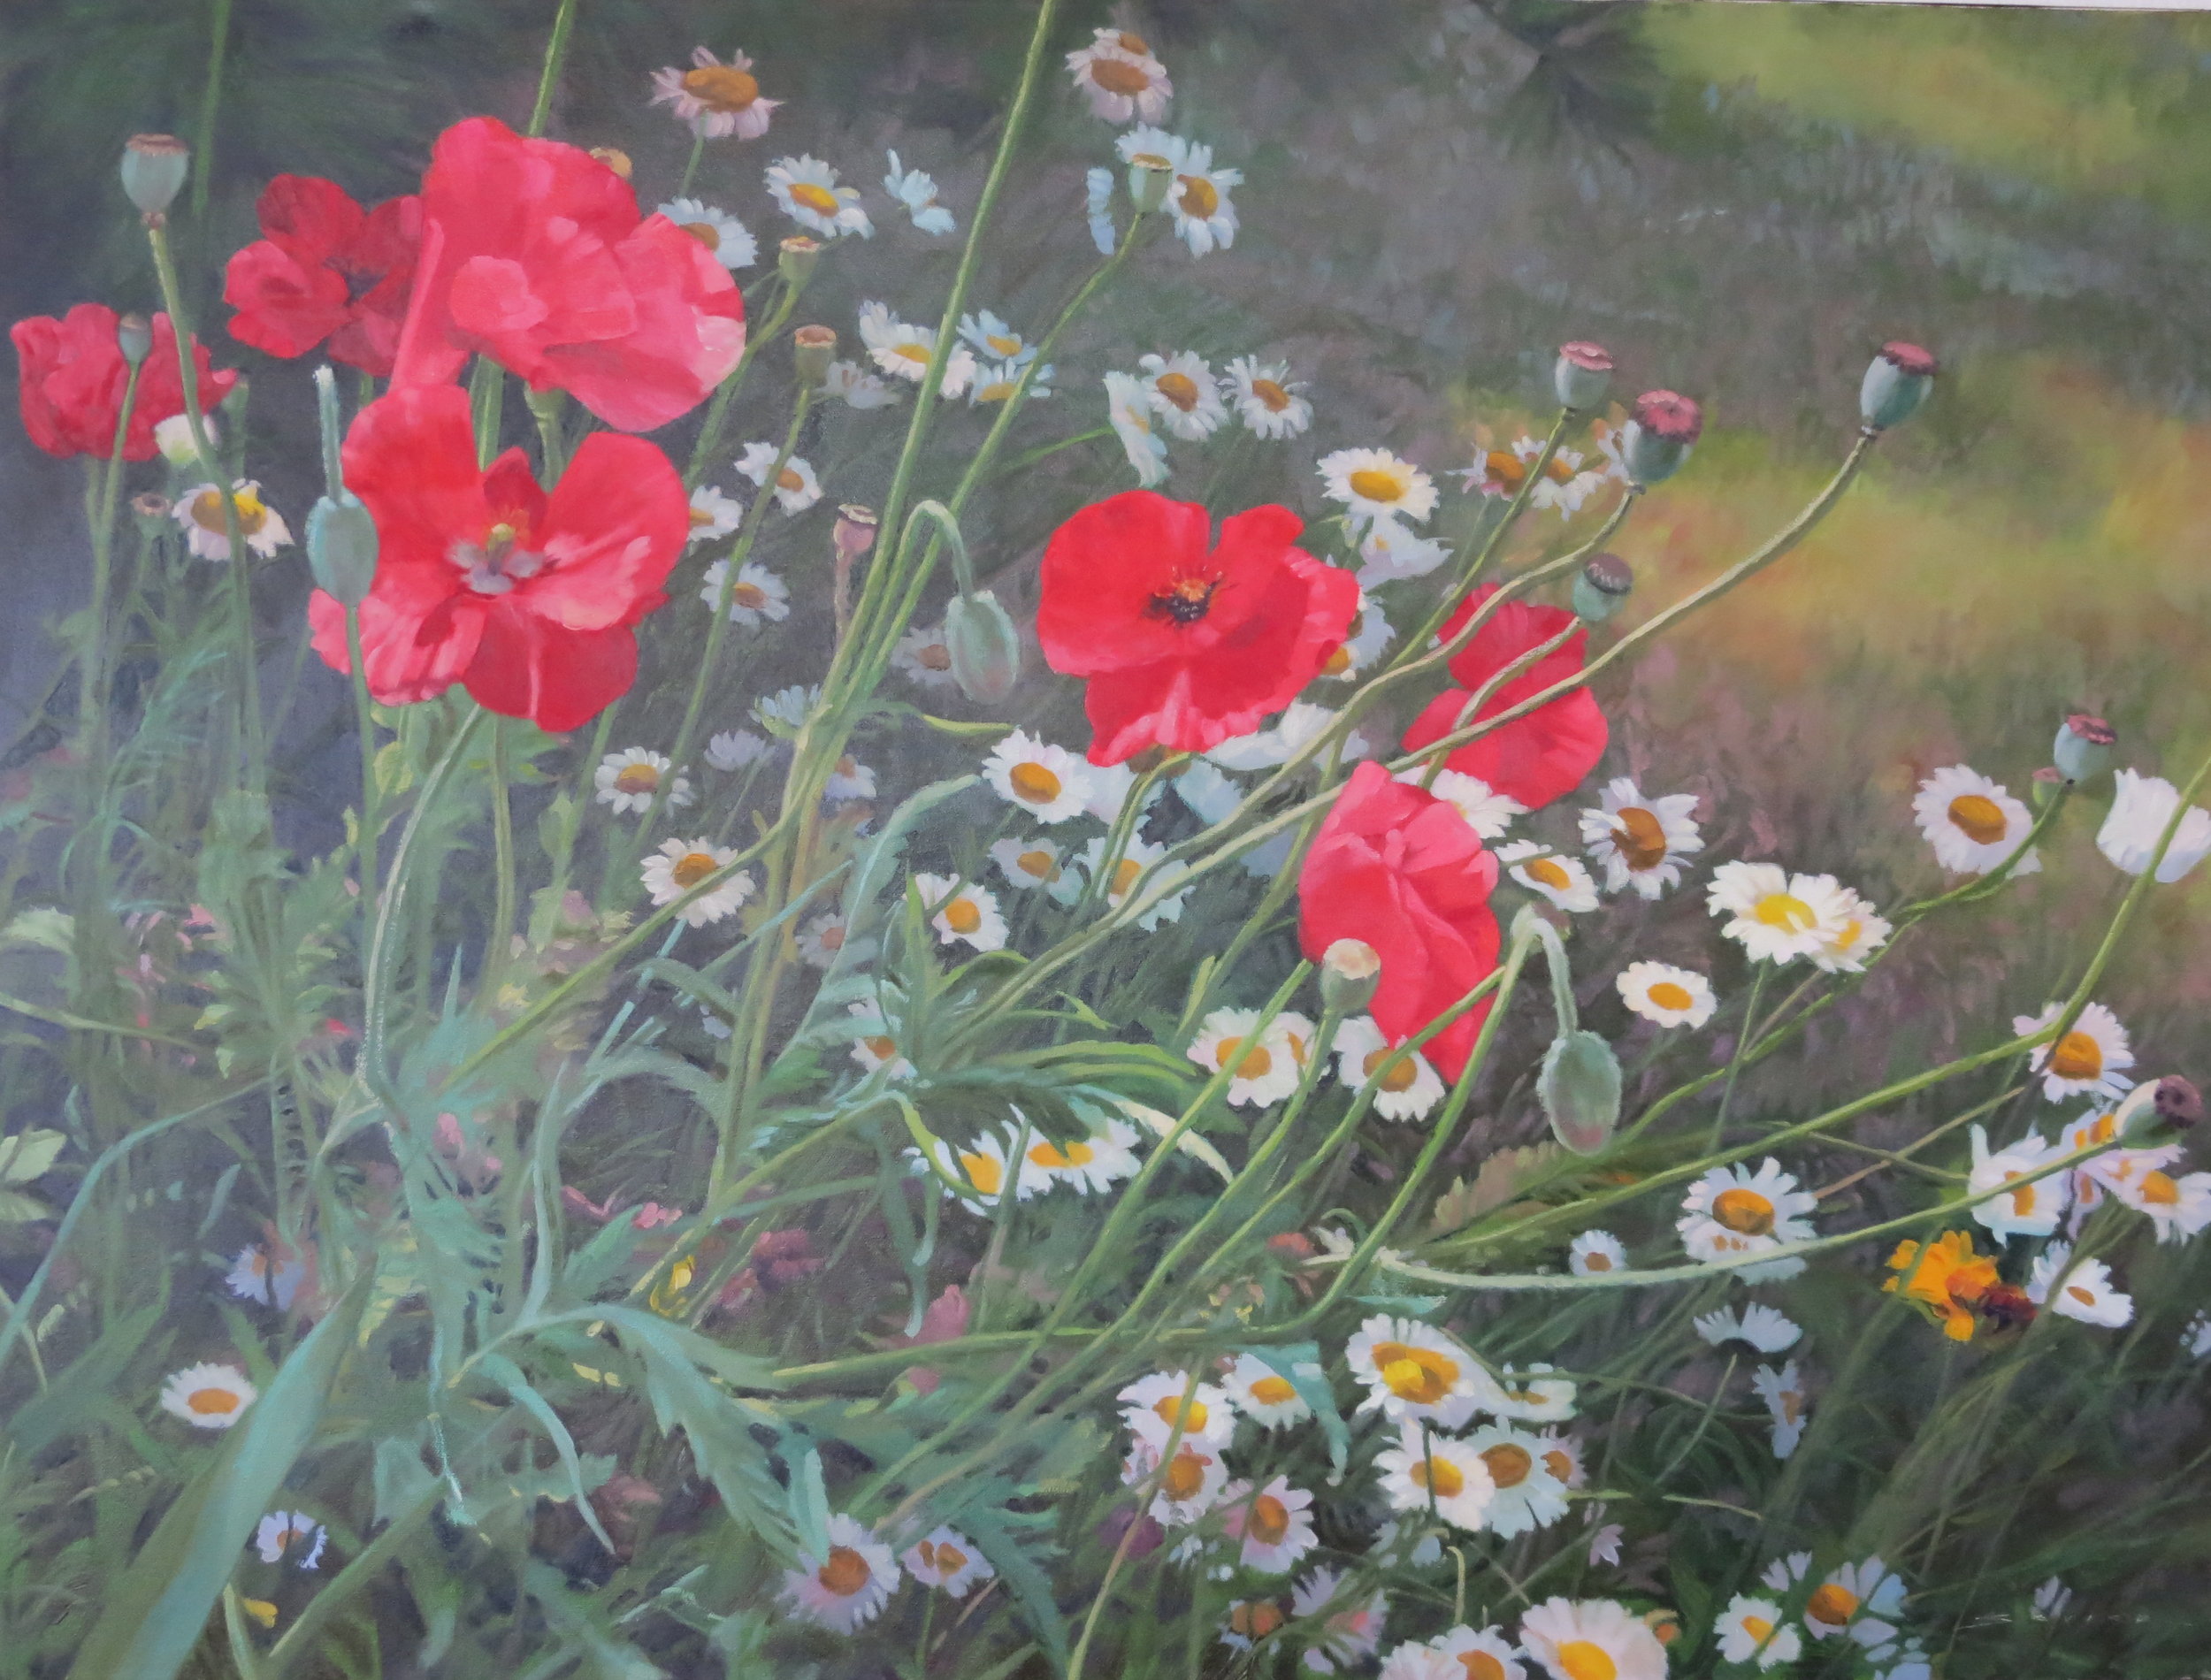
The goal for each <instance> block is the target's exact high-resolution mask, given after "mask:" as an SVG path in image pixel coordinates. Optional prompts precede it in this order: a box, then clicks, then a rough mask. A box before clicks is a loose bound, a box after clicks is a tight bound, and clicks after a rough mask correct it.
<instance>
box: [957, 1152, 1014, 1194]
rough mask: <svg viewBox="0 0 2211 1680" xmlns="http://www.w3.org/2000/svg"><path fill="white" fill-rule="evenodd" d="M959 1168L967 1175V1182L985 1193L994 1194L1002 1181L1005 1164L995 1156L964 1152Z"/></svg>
mask: <svg viewBox="0 0 2211 1680" xmlns="http://www.w3.org/2000/svg"><path fill="white" fill-rule="evenodd" d="M960 1171H961V1172H964V1173H966V1174H967V1175H968V1183H970V1184H972V1185H973V1186H975V1188H976V1189H978V1190H980V1191H982V1192H983V1195H997V1194H998V1186H999V1185H1000V1184H1001V1183H1002V1182H1004V1174H1005V1171H1006V1168H1005V1164H1004V1163H1003V1162H1001V1161H999V1160H998V1158H997V1157H995V1156H990V1155H981V1154H966V1155H962V1156H961V1157H960Z"/></svg>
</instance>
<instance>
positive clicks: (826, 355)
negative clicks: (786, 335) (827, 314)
mask: <svg viewBox="0 0 2211 1680" xmlns="http://www.w3.org/2000/svg"><path fill="white" fill-rule="evenodd" d="M791 359H792V362H793V363H796V364H797V366H798V370H799V384H801V385H807V386H814V387H815V388H816V389H817V390H818V389H819V388H820V387H821V386H822V385H823V384H824V383H826V382H827V380H828V378H829V370H830V363H832V362H834V361H835V360H836V359H837V333H836V332H835V330H834V329H832V328H830V327H825V326H802V327H800V328H799V330H798V331H797V332H793V333H792V335H791Z"/></svg>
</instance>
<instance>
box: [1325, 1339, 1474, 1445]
mask: <svg viewBox="0 0 2211 1680" xmlns="http://www.w3.org/2000/svg"><path fill="white" fill-rule="evenodd" d="M1343 1358H1344V1363H1346V1364H1348V1365H1350V1368H1351V1375H1352V1376H1354V1377H1356V1378H1358V1380H1359V1382H1360V1383H1361V1384H1363V1385H1364V1386H1365V1387H1366V1399H1365V1400H1364V1401H1360V1402H1359V1408H1358V1409H1359V1410H1361V1411H1373V1410H1377V1409H1379V1410H1380V1411H1381V1413H1382V1415H1383V1416H1384V1417H1388V1418H1389V1420H1390V1422H1392V1423H1394V1424H1402V1423H1404V1422H1405V1421H1407V1420H1408V1419H1410V1420H1412V1422H1415V1423H1425V1424H1431V1425H1433V1426H1434V1427H1436V1428H1439V1429H1458V1428H1461V1427H1463V1426H1464V1425H1465V1423H1466V1420H1467V1419H1468V1418H1470V1417H1473V1415H1474V1409H1475V1407H1476V1405H1477V1404H1479V1403H1480V1401H1481V1400H1482V1399H1483V1397H1484V1395H1485V1394H1486V1393H1488V1392H1489V1391H1490V1390H1492V1389H1493V1388H1494V1385H1493V1384H1492V1383H1491V1382H1490V1381H1489V1378H1488V1373H1487V1372H1486V1371H1483V1370H1482V1369H1481V1367H1480V1365H1479V1364H1477V1363H1475V1361H1474V1356H1473V1355H1472V1354H1470V1353H1468V1352H1467V1351H1466V1349H1465V1348H1462V1347H1461V1346H1460V1345H1459V1344H1458V1341H1457V1338H1455V1337H1453V1336H1451V1335H1450V1334H1449V1333H1446V1332H1444V1331H1441V1330H1438V1329H1436V1328H1434V1326H1433V1325H1425V1324H1422V1323H1421V1322H1420V1321H1419V1319H1417V1318H1393V1317H1389V1315H1388V1314H1386V1313H1378V1314H1376V1315H1375V1316H1374V1317H1372V1318H1369V1319H1367V1320H1366V1322H1365V1323H1364V1324H1362V1325H1359V1327H1358V1333H1357V1334H1356V1335H1354V1336H1353V1337H1352V1338H1351V1339H1350V1341H1349V1342H1348V1343H1347V1344H1345V1346H1344V1349H1343Z"/></svg>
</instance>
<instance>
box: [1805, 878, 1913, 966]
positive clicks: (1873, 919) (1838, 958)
mask: <svg viewBox="0 0 2211 1680" xmlns="http://www.w3.org/2000/svg"><path fill="white" fill-rule="evenodd" d="M1837 891H1838V893H1839V894H1840V903H1841V906H1842V923H1841V926H1840V927H1839V928H1836V930H1835V931H1834V933H1833V934H1832V935H1830V936H1829V937H1828V938H1827V939H1825V940H1824V941H1823V942H1821V944H1820V946H1819V949H1818V950H1817V951H1813V952H1812V954H1811V959H1812V966H1813V967H1815V968H1817V969H1818V970H1819V971H1820V972H1821V973H1822V974H1861V973H1863V971H1864V968H1865V959H1866V958H1868V957H1869V956H1871V954H1872V953H1873V952H1875V951H1878V950H1879V949H1880V948H1881V947H1882V946H1883V945H1886V943H1888V936H1889V935H1890V934H1891V933H1893V932H1894V928H1891V927H1890V926H1889V924H1888V923H1887V922H1886V920H1883V919H1882V918H1881V916H1880V915H1879V914H1878V913H1877V912H1876V911H1875V910H1874V908H1873V906H1872V905H1871V904H1869V903H1868V902H1867V901H1866V900H1865V898H1864V897H1863V896H1862V895H1860V894H1859V893H1858V892H1857V890H1855V888H1850V887H1840V888H1838V889H1837Z"/></svg>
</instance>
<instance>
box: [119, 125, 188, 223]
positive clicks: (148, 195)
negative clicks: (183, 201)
mask: <svg viewBox="0 0 2211 1680" xmlns="http://www.w3.org/2000/svg"><path fill="white" fill-rule="evenodd" d="M191 167H192V149H191V148H190V147H189V146H187V145H186V144H185V143H184V142H183V141H180V140H179V139H178V138H177V137H176V136H175V135H174V134H133V135H132V136H131V137H130V139H129V140H127V141H125V142H124V145H123V190H124V191H125V192H126V193H128V194H129V195H130V199H131V202H132V203H134V204H135V205H137V206H138V208H139V209H140V210H143V211H145V213H146V214H147V215H149V216H158V215H160V214H161V212H162V211H164V210H167V209H168V208H169V206H170V205H171V204H172V203H174V202H176V196H177V195H178V194H179V193H180V192H181V191H182V190H183V189H184V178H185V176H186V174H187V172H189V171H190V169H191Z"/></svg>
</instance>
